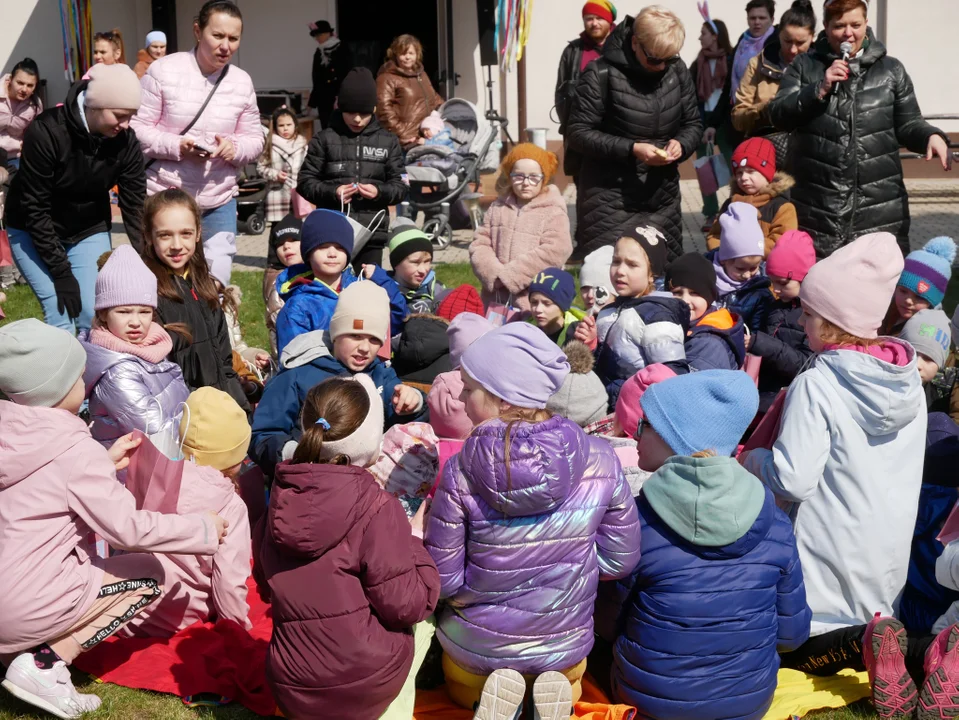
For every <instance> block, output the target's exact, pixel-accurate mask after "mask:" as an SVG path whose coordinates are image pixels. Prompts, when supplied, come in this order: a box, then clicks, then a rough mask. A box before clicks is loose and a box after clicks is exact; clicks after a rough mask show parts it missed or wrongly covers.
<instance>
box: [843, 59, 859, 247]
mask: <svg viewBox="0 0 959 720" xmlns="http://www.w3.org/2000/svg"><path fill="white" fill-rule="evenodd" d="M861 69H862V66H861V65H860V70H861ZM851 75H852V73H851V72H850V76H851ZM860 77H861V75H858V76H856V78H855V80H856V81H858V79H859V78H860ZM850 79H853V78H851V77H850ZM849 94H850V95H851V96H852V112H851V115H850V122H849V146H850V147H851V148H852V153H853V168H854V169H855V172H854V173H853V183H852V214H851V215H850V216H849V225H848V226H847V228H846V238H844V239H849V238H852V237H853V231H854V228H855V227H856V212H857V210H858V209H859V147H858V144H857V143H856V121H857V117H858V113H857V112H856V103H857V98H858V96H859V88H858V87H857V86H856V85H855V84H854V85H853V89H852V90H851V91H850V93H849Z"/></svg>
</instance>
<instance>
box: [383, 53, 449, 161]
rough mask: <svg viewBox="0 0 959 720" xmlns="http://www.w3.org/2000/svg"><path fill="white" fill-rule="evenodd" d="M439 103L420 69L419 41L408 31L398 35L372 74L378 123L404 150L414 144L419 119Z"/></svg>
mask: <svg viewBox="0 0 959 720" xmlns="http://www.w3.org/2000/svg"><path fill="white" fill-rule="evenodd" d="M442 104H443V98H441V97H440V96H439V95H438V94H437V92H436V90H434V89H433V85H432V83H430V78H429V76H428V75H427V74H426V72H424V70H423V45H422V44H421V43H420V41H419V40H417V39H416V38H415V37H413V36H412V35H400V36H399V37H398V38H396V39H395V40H393V44H392V45H390V49H389V50H388V51H387V53H386V63H385V64H384V65H383V67H381V68H380V71H379V73H378V74H377V77H376V116H377V118H379V121H380V124H381V125H382V126H383V127H385V128H386V129H387V130H389V131H390V132H391V133H393V134H394V135H396V136H397V137H398V138H399V139H400V145H402V146H403V150H404V151H406V150H409V149H410V148H411V147H413V146H414V145H416V144H417V141H418V140H419V131H420V123H421V122H423V120H424V119H425V118H426V116H427V115H429V114H430V113H431V112H433V111H434V110H436V109H437V108H438V107H439V106H440V105H442Z"/></svg>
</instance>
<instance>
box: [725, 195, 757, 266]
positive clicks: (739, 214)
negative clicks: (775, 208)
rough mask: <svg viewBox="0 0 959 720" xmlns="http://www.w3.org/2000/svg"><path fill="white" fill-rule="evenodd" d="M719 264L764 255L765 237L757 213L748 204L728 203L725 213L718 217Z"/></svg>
mask: <svg viewBox="0 0 959 720" xmlns="http://www.w3.org/2000/svg"><path fill="white" fill-rule="evenodd" d="M719 226H720V228H722V230H721V232H720V235H719V255H718V256H717V257H718V258H719V261H720V262H725V261H726V260H735V259H736V258H741V257H752V256H754V255H759V256H760V257H762V256H764V255H765V254H766V236H765V235H763V229H762V227H760V225H759V211H758V210H756V208H754V207H753V206H752V205H750V204H749V203H744V202H734V203H729V207H728V208H726V212H724V213H723V214H722V215H720V216H719Z"/></svg>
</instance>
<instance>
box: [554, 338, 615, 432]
mask: <svg viewBox="0 0 959 720" xmlns="http://www.w3.org/2000/svg"><path fill="white" fill-rule="evenodd" d="M563 351H564V352H565V353H566V357H567V359H568V360H569V367H570V370H569V375H567V376H566V379H565V380H563V385H562V386H561V387H560V389H559V390H557V391H556V393H555V394H554V395H553V396H552V397H551V398H550V399H549V402H547V403H546V409H547V410H550V411H552V412H554V413H556V414H557V415H562V416H563V417H565V418H568V419H570V420H572V421H573V422H574V423H576V424H577V425H579V426H580V427H585V426H586V425H589V424H590V423H592V422H596V421H597V420H599V419H600V418H602V417H604V416H605V415H606V406H607V404H608V403H609V398H608V396H607V395H606V387H605V386H604V385H603V381H602V380H600V379H599V376H598V375H597V374H596V373H595V372H593V354H592V353H591V352H590V350H589V348H588V347H586V345H584V344H583V343H581V342H579V341H578V340H570V341H569V342H568V343H566V345H565V346H564V347H563Z"/></svg>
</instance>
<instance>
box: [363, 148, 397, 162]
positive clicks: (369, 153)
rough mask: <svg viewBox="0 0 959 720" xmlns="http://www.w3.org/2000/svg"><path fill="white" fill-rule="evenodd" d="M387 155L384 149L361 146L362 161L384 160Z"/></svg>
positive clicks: (387, 151) (387, 152)
mask: <svg viewBox="0 0 959 720" xmlns="http://www.w3.org/2000/svg"><path fill="white" fill-rule="evenodd" d="M389 154H390V153H389V150H387V149H386V148H380V147H368V146H366V145H364V146H363V159H364V160H386V158H387V157H388V156H389Z"/></svg>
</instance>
